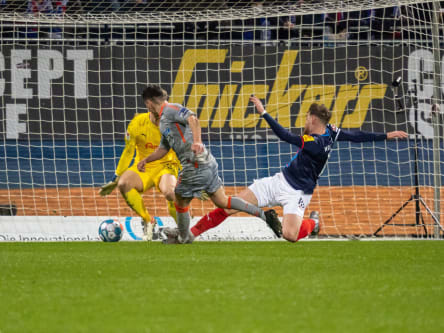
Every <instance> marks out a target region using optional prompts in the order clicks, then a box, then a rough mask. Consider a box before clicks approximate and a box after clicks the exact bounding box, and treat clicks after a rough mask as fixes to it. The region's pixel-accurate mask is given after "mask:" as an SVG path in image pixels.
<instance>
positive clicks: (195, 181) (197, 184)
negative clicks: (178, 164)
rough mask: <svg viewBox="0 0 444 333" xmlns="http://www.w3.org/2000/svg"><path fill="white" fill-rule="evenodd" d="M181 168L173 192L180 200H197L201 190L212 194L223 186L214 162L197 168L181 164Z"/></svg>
mask: <svg viewBox="0 0 444 333" xmlns="http://www.w3.org/2000/svg"><path fill="white" fill-rule="evenodd" d="M182 167H183V169H182V170H181V171H180V172H179V178H178V180H177V186H176V190H175V192H176V193H177V194H179V195H180V196H181V197H182V198H199V197H200V196H201V191H202V190H204V191H206V192H207V193H214V192H216V191H217V190H218V189H219V188H220V187H221V186H222V185H223V184H222V180H221V179H220V177H219V174H218V166H217V162H216V161H215V160H213V161H211V162H210V163H208V164H203V165H198V166H197V168H196V167H195V166H194V165H193V164H185V165H183V164H182Z"/></svg>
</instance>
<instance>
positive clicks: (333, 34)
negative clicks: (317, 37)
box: [324, 13, 348, 47]
mask: <svg viewBox="0 0 444 333" xmlns="http://www.w3.org/2000/svg"><path fill="white" fill-rule="evenodd" d="M347 39H348V31H347V15H346V13H329V14H326V15H325V31H324V40H325V41H326V43H325V46H326V47H334V46H342V45H345V41H346V40H347Z"/></svg>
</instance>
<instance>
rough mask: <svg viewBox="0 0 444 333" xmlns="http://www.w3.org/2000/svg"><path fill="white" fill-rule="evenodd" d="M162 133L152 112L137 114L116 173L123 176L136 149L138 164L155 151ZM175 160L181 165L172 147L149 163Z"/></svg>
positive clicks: (126, 139)
mask: <svg viewBox="0 0 444 333" xmlns="http://www.w3.org/2000/svg"><path fill="white" fill-rule="evenodd" d="M160 139H161V134H160V130H159V127H157V126H156V125H155V124H153V122H152V121H151V119H150V112H147V113H140V114H136V115H135V116H134V118H133V119H132V120H131V122H130V123H129V125H128V129H127V130H126V135H125V149H124V150H123V152H122V155H121V156H120V160H119V164H118V165H117V169H116V175H118V176H121V175H122V174H123V173H124V172H125V171H126V170H127V169H128V167H129V165H130V163H131V161H132V159H133V156H134V150H136V158H135V159H134V163H135V164H137V163H139V162H140V160H142V159H144V158H145V157H147V156H148V155H150V154H151V153H153V152H154V151H155V150H156V149H157V147H158V146H159V143H160ZM170 162H174V163H177V164H178V165H179V160H178V159H177V157H176V154H175V153H174V151H173V150H171V149H170V151H169V152H168V154H166V155H165V156H164V157H163V158H161V159H160V160H157V161H154V162H151V163H149V165H153V166H155V165H159V164H162V163H170Z"/></svg>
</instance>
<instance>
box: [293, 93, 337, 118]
mask: <svg viewBox="0 0 444 333" xmlns="http://www.w3.org/2000/svg"><path fill="white" fill-rule="evenodd" d="M335 96H336V86H327V85H311V86H309V87H308V88H307V89H306V90H305V95H304V101H303V102H302V105H301V108H300V110H299V114H298V118H297V119H296V125H295V127H304V126H305V118H306V117H307V112H308V109H309V108H310V105H311V104H312V103H319V104H324V105H325V106H326V107H327V108H328V109H330V108H331V104H332V102H333V99H334V97H335Z"/></svg>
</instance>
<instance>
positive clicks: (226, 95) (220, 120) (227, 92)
mask: <svg viewBox="0 0 444 333" xmlns="http://www.w3.org/2000/svg"><path fill="white" fill-rule="evenodd" d="M236 90H237V84H227V85H226V86H225V87H224V91H223V92H222V96H221V97H220V99H219V107H218V108H217V110H216V112H215V114H214V117H213V121H212V123H211V128H222V127H224V126H225V122H226V121H227V117H228V110H229V109H230V108H231V105H232V103H233V98H234V96H235V93H236Z"/></svg>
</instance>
